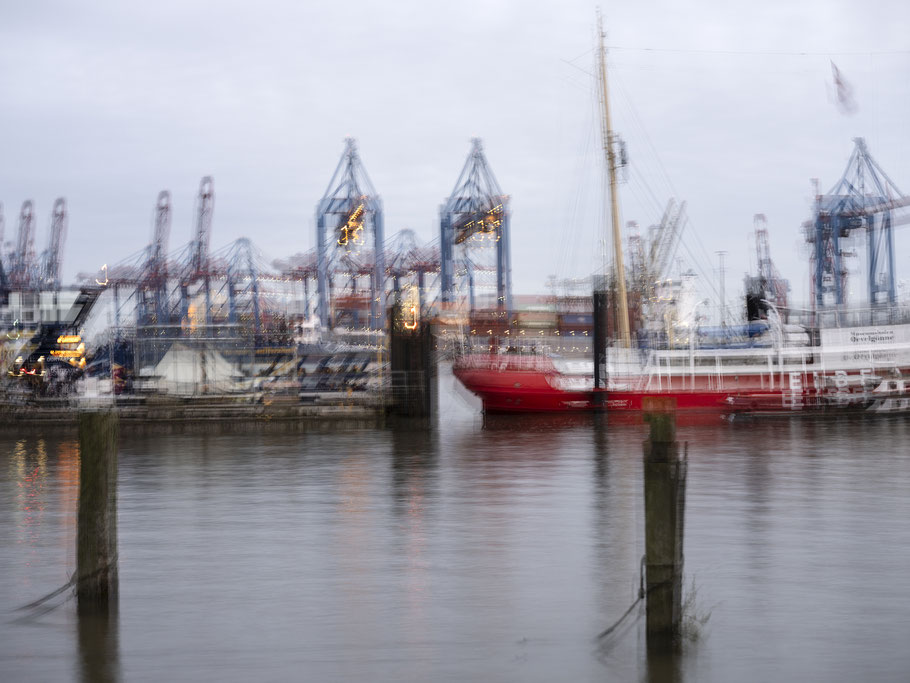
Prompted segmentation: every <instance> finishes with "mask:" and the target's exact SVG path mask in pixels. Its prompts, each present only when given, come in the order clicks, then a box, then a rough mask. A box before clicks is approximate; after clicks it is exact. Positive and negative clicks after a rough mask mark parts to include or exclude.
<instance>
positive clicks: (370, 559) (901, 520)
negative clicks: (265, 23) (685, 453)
mask: <svg viewBox="0 0 910 683" xmlns="http://www.w3.org/2000/svg"><path fill="white" fill-rule="evenodd" d="M441 392H442V395H443V396H442V405H443V409H442V411H441V414H440V417H439V424H438V429H437V430H435V431H434V432H432V433H427V432H419V431H418V432H415V431H408V430H397V431H396V430H384V431H378V430H369V431H366V430H360V431H348V432H341V433H335V434H259V433H256V434H245V435H236V434H232V435H167V436H154V437H132V436H124V437H123V439H122V442H121V449H120V472H119V477H120V480H119V521H118V523H119V548H120V555H119V562H120V617H119V621H118V623H116V624H114V625H113V626H112V627H111V628H110V629H109V631H108V633H107V637H104V635H103V633H101V631H102V630H103V629H101V630H99V629H98V628H94V627H93V626H92V625H91V624H88V625H86V624H85V623H83V624H82V625H81V628H80V624H79V622H78V619H77V618H76V615H75V605H74V601H72V600H69V601H67V602H64V603H63V604H62V605H60V606H59V607H57V608H56V609H54V610H52V611H49V612H46V613H42V614H35V613H33V612H19V611H16V608H17V607H19V606H21V605H23V604H25V603H28V602H30V601H32V600H34V599H36V598H38V597H40V596H42V595H44V594H46V593H49V592H50V591H52V590H53V589H55V588H57V587H58V586H60V585H62V584H64V583H65V582H66V581H67V580H68V578H69V576H70V575H71V573H72V572H73V570H74V568H75V554H74V546H75V533H76V504H77V495H78V470H79V452H78V446H77V443H76V442H75V441H74V439H73V438H69V437H62V438H61V437H52V436H48V437H46V438H36V437H28V438H22V439H17V438H14V437H11V436H6V437H0V680H3V681H70V680H74V681H79V680H83V681H96V680H123V681H189V680H219V681H252V680H255V681H286V680H308V681H641V680H653V681H669V680H680V681H723V682H728V681H738V682H745V681H908V680H910V647H908V643H910V417H892V418H883V419H879V420H865V421H864V420H856V421H825V422H820V421H798V420H793V421H787V420H783V421H774V422H757V423H752V424H747V423H742V424H735V423H734V424H727V423H720V424H717V425H715V426H710V427H703V426H702V427H682V428H680V430H679V439H680V441H681V442H682V441H687V442H688V444H689V474H688V495H687V501H686V519H685V576H686V578H685V587H686V591H687V593H688V594H689V600H688V603H689V604H688V607H687V617H688V626H687V627H686V631H687V634H688V637H687V639H686V642H685V646H684V648H683V652H682V654H681V655H680V656H678V657H676V658H668V659H662V660H661V661H657V660H656V659H654V658H653V657H652V659H651V661H649V659H648V655H647V649H646V647H645V636H644V619H643V617H641V615H640V611H639V610H638V609H636V610H635V611H633V613H632V615H631V616H630V618H629V620H628V621H627V622H625V625H624V627H623V628H621V629H619V630H618V631H617V632H616V633H615V634H614V635H613V636H612V637H611V638H610V639H609V640H608V641H607V642H606V643H602V644H599V643H598V642H597V641H596V638H595V636H596V634H597V633H599V632H600V631H602V630H603V629H604V628H606V627H607V626H608V625H609V624H611V623H612V622H613V621H615V620H616V619H617V618H618V617H619V616H620V615H621V614H622V613H623V612H624V611H625V610H626V608H627V607H628V606H629V605H630V604H631V603H632V601H633V600H634V598H635V595H636V590H637V586H638V575H639V562H640V559H641V556H642V554H643V548H644V510H643V505H644V503H643V482H642V439H643V438H644V436H645V428H644V427H643V426H641V425H637V426H636V425H615V424H614V425H609V426H607V427H606V428H605V429H597V428H595V425H594V424H593V422H592V420H591V419H589V418H584V417H582V418H578V419H575V420H572V421H566V420H558V419H552V418H534V419H520V418H505V419H499V420H496V421H487V423H486V424H485V423H484V421H483V419H482V418H481V416H480V414H479V411H478V409H477V406H476V405H472V404H471V403H470V402H469V401H468V400H467V399H466V398H465V396H464V395H463V394H462V393H461V392H460V391H458V390H457V388H455V387H454V386H453V384H452V381H451V377H450V376H448V377H444V378H443V381H442V382H441ZM61 597H63V596H61ZM56 602H59V600H58V601H56ZM56 602H55V603H54V604H56ZM706 618H707V621H706V622H705V623H704V624H699V621H704V620H705V619H706Z"/></svg>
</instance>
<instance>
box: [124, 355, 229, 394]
mask: <svg viewBox="0 0 910 683" xmlns="http://www.w3.org/2000/svg"><path fill="white" fill-rule="evenodd" d="M140 374H141V375H144V376H145V379H146V380H147V381H148V384H147V385H146V386H147V388H149V389H154V390H155V391H157V392H159V393H162V394H173V395H178V396H192V395H194V394H208V393H225V392H228V391H236V390H237V389H238V388H239V387H240V384H239V382H240V380H242V379H243V375H242V373H240V372H239V371H238V370H237V368H235V367H234V365H233V364H231V363H230V362H229V361H227V360H226V359H225V358H224V356H222V355H221V354H220V353H218V352H217V351H214V350H212V349H207V348H199V349H194V348H190V347H188V346H185V345H183V344H174V345H173V346H171V348H170V349H168V351H167V353H166V354H164V357H163V358H162V359H161V360H160V361H159V363H158V365H156V366H155V367H154V369H152V368H143V370H142V371H141V373H140Z"/></svg>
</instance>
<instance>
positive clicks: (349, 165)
mask: <svg viewBox="0 0 910 683" xmlns="http://www.w3.org/2000/svg"><path fill="white" fill-rule="evenodd" d="M384 245H385V238H384V227H383V211H382V200H381V199H380V198H379V195H377V194H376V190H375V189H374V188H373V183H372V182H371V181H370V177H369V176H368V175H367V172H366V169H365V168H364V166H363V163H362V162H361V161H360V155H359V154H358V152H357V143H356V142H355V141H354V139H353V138H347V139H346V140H345V148H344V153H343V154H342V155H341V159H340V161H339V162H338V166H336V167H335V173H334V174H333V175H332V179H331V180H330V181H329V185H328V187H327V188H326V191H325V194H324V195H323V196H322V199H320V200H319V204H317V206H316V254H317V256H316V268H317V274H316V290H317V301H318V302H317V312H318V315H319V322H320V324H322V326H323V327H328V326H329V325H330V324H331V315H330V311H329V300H330V298H331V291H332V289H333V282H332V277H333V275H334V270H335V268H336V267H337V266H338V265H340V263H341V261H342V259H343V258H344V257H349V258H350V257H352V256H353V257H355V260H357V261H360V262H366V261H367V259H365V258H362V257H361V258H356V256H357V255H360V254H361V253H365V252H366V251H367V250H369V249H372V261H371V262H370V269H369V274H370V327H371V328H372V329H374V330H375V329H382V328H383V327H384V326H385V316H386V312H385V273H386V268H385V253H384V249H385V247H384Z"/></svg>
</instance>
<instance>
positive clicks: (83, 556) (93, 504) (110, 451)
mask: <svg viewBox="0 0 910 683" xmlns="http://www.w3.org/2000/svg"><path fill="white" fill-rule="evenodd" d="M117 431H118V425H117V414H116V413H114V412H90V413H89V412H87V413H82V414H80V415H79V452H80V458H79V461H80V467H79V517H78V531H77V537H76V600H77V603H78V613H79V614H80V615H93V614H111V613H113V612H115V611H116V609H117V597H118V577H117Z"/></svg>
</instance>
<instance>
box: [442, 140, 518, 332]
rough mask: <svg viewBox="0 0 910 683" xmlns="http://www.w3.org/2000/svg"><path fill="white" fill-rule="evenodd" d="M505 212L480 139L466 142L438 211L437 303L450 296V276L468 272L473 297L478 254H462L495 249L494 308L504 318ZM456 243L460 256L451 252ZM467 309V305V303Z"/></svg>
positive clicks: (508, 288)
mask: <svg viewBox="0 0 910 683" xmlns="http://www.w3.org/2000/svg"><path fill="white" fill-rule="evenodd" d="M510 223H511V211H510V210H509V197H508V195H505V194H503V192H502V189H500V187H499V183H498V182H496V177H495V176H494V175H493V171H492V170H491V169H490V165H489V163H488V162H487V158H486V156H485V155H484V151H483V143H482V142H481V140H480V138H474V139H472V140H471V151H470V152H469V153H468V158H467V160H466V161H465V164H464V167H463V168H462V170H461V174H460V175H459V176H458V181H457V182H456V183H455V188H454V189H453V190H452V193H451V194H450V195H449V197H448V199H446V201H445V203H444V204H443V205H442V206H441V207H440V209H439V250H440V287H441V292H440V296H441V299H442V301H443V303H450V302H453V301H454V299H455V274H456V272H465V273H466V275H467V276H468V288H469V298H470V300H471V301H473V300H474V278H473V272H474V270H475V269H476V268H475V267H474V266H477V265H478V263H477V261H478V260H479V258H480V257H479V255H478V254H475V255H473V256H472V255H471V254H469V253H468V252H469V251H471V250H472V249H471V248H474V249H473V251H479V250H480V248H481V247H485V246H493V247H494V249H495V259H496V261H495V270H496V308H497V311H498V313H499V315H500V316H502V317H505V318H506V323H507V324H508V318H509V317H510V315H511V311H512V257H511V247H510ZM456 247H459V249H460V254H459V255H456ZM472 308H473V306H472Z"/></svg>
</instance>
